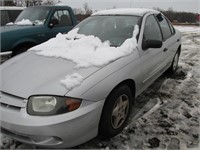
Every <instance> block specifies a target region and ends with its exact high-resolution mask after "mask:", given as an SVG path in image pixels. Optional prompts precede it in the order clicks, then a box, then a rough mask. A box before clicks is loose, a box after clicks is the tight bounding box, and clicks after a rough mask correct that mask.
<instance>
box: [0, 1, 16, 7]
mask: <svg viewBox="0 0 200 150" xmlns="http://www.w3.org/2000/svg"><path fill="white" fill-rule="evenodd" d="M0 6H15V3H14V2H13V0H1V1H0Z"/></svg>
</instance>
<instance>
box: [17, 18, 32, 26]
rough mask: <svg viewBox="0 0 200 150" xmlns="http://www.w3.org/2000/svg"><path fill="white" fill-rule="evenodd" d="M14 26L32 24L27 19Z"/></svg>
mask: <svg viewBox="0 0 200 150" xmlns="http://www.w3.org/2000/svg"><path fill="white" fill-rule="evenodd" d="M15 24H16V25H32V24H33V23H32V22H31V21H30V20H28V19H22V20H21V21H19V22H16V23H15Z"/></svg>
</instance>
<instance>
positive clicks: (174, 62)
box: [167, 51, 180, 75]
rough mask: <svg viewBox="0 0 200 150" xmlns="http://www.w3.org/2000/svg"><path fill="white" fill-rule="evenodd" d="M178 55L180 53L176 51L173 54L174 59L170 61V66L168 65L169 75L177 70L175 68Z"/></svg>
mask: <svg viewBox="0 0 200 150" xmlns="http://www.w3.org/2000/svg"><path fill="white" fill-rule="evenodd" d="M179 56H180V53H179V52H178V51H177V52H176V54H175V55H174V59H173V61H172V64H171V66H170V67H169V69H168V70H167V73H168V74H169V75H173V74H175V72H176V71H177V69H178V61H179Z"/></svg>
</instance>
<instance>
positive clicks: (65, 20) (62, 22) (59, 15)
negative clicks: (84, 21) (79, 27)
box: [51, 10, 72, 27]
mask: <svg viewBox="0 0 200 150" xmlns="http://www.w3.org/2000/svg"><path fill="white" fill-rule="evenodd" d="M51 20H57V24H56V25H55V27H63V26H72V20H71V17H70V14H69V11H68V10H57V11H55V12H54V15H53V16H52V18H51Z"/></svg>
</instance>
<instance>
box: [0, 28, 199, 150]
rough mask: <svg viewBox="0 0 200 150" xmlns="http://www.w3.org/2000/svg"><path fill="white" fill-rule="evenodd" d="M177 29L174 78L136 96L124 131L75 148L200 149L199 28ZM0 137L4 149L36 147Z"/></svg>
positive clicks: (163, 80)
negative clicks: (179, 40)
mask: <svg viewBox="0 0 200 150" xmlns="http://www.w3.org/2000/svg"><path fill="white" fill-rule="evenodd" d="M176 28H178V29H180V30H181V32H182V33H183V38H182V42H183V45H182V53H181V56H180V63H179V69H178V71H177V73H176V74H175V75H174V76H171V77H168V76H167V75H166V74H164V75H163V76H162V77H160V78H159V79H158V80H156V81H155V83H154V84H153V85H152V86H151V87H149V88H148V89H147V90H146V91H145V92H144V93H142V94H141V95H140V96H139V97H138V98H137V99H136V102H135V104H134V106H133V109H132V112H131V114H130V118H129V121H128V124H127V126H126V127H125V129H124V130H123V132H122V133H120V134H119V135H117V136H116V137H114V138H111V139H101V138H100V137H98V138H95V139H93V140H91V141H89V142H87V143H84V144H82V145H80V146H77V147H75V148H81V149H102V148H105V149H181V150H184V149H196V150H197V149H200V144H199V142H200V137H199V135H200V123H199V121H200V28H199V27H184V26H182V27H180V26H177V27H176ZM189 28H190V29H191V28H192V30H189ZM0 137H1V139H0V141H1V142H0V148H2V149H3V148H10V149H14V148H17V149H23V148H25V149H32V148H33V149H36V148H37V147H35V146H31V145H27V144H22V143H20V142H16V141H14V140H13V139H12V138H8V137H5V136H3V135H0Z"/></svg>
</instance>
